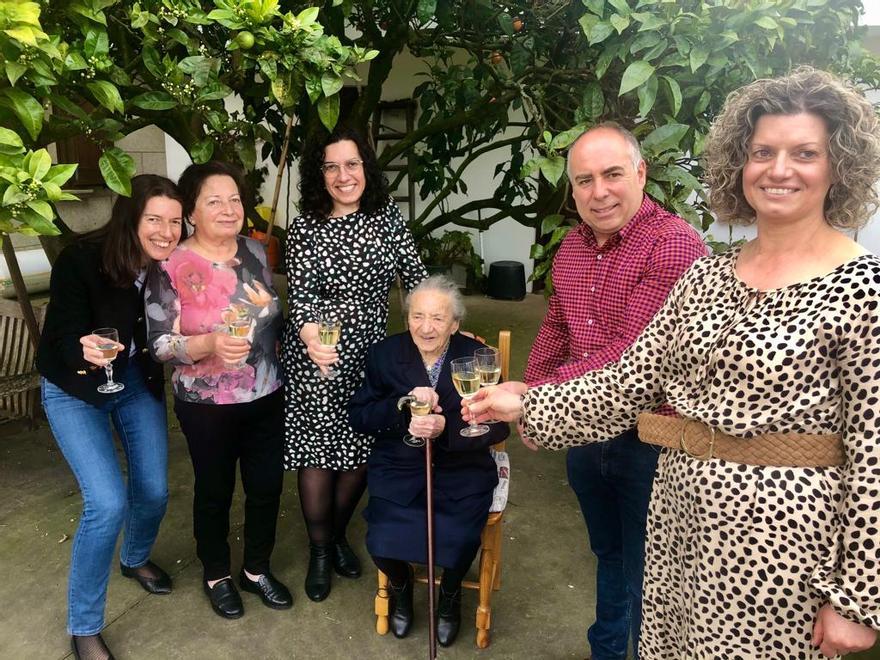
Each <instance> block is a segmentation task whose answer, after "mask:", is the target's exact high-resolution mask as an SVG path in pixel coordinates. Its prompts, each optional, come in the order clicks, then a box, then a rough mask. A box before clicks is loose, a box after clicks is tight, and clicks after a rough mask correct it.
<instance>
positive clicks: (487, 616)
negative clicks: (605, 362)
mask: <svg viewBox="0 0 880 660" xmlns="http://www.w3.org/2000/svg"><path fill="white" fill-rule="evenodd" d="M478 339H479V337H478ZM498 351H499V353H500V356H501V379H502V380H507V377H508V373H509V370H510V331H509V330H502V331H500V332H499V333H498ZM504 447H505V443H504V442H503V441H502V442H499V443H497V444H495V445H493V446H492V448H493V449H494V450H495V451H504ZM503 520H504V511H499V512H497V513H490V514H489V518H488V520H486V526H485V527H484V528H483V532H482V534H481V535H480V553H479V562H480V575H479V579H478V580H476V581H474V580H465V581H463V582H462V583H461V586H462V587H464V588H466V589H477V590H478V591H479V604H478V605H477V616H476V626H477V638H476V643H477V647H478V648H481V649H484V648H486V647H487V646H489V629H490V628H491V627H492V593H493V592H494V591H498V590H499V589H500V588H501V541H502V538H503V537H502V535H501V527H502V523H503ZM378 574H379V585H378V588H377V589H376V599H375V612H376V632H377V633H379V634H380V635H385V634H387V633H388V604H389V600H388V576H387V575H385V574H384V573H383V572H382V571H378ZM416 579H417V581H419V582H422V583H427V582H428V580H427V578H426V577H417V578H416ZM435 582H436V583H437V584H440V579H439V578H436V579H435Z"/></svg>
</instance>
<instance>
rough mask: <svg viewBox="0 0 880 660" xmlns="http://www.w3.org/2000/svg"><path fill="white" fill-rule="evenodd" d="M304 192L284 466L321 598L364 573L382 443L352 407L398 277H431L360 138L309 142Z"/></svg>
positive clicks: (297, 232)
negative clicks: (332, 323) (360, 509)
mask: <svg viewBox="0 0 880 660" xmlns="http://www.w3.org/2000/svg"><path fill="white" fill-rule="evenodd" d="M300 192H301V194H302V200H301V204H300V206H301V209H302V215H301V216H299V217H298V218H296V219H295V220H294V222H293V226H292V227H291V229H290V232H289V234H288V238H287V254H286V267H287V274H288V285H289V294H288V297H289V304H290V315H289V318H288V320H287V325H286V327H285V332H284V340H283V345H282V356H281V359H282V364H283V366H284V370H285V374H286V378H287V389H286V397H285V399H286V403H285V419H284V424H285V444H286V449H285V456H284V465H285V467H286V468H287V469H288V470H294V469H296V470H298V485H299V496H300V504H301V506H302V511H303V517H304V518H305V521H306V526H307V528H308V533H309V541H310V546H309V547H310V557H309V569H308V573H307V576H306V584H305V590H306V595H307V596H308V597H309V598H310V599H312V600H314V601H320V600H323V599H324V598H326V597H327V595H328V594H329V593H330V566H331V565H332V567H333V569H334V570H335V571H336V573H337V574H339V575H341V576H344V577H352V578H354V577H358V576H360V574H361V567H360V562H359V560H358V558H357V556H356V555H355V554H354V552H353V551H352V549H351V547H350V546H349V545H348V542H347V541H346V537H345V531H346V527H347V526H348V522H349V520H350V519H351V515H352V513H353V512H354V509H355V507H356V506H357V503H358V501H359V500H360V498H361V496H362V495H363V492H364V488H365V486H366V476H367V473H366V462H367V457H368V456H369V454H370V448H371V445H372V438H370V437H369V436H367V435H364V434H362V433H356V432H354V431H353V430H352V428H351V426H350V425H349V423H348V415H347V412H346V406H347V405H348V401H349V399H350V398H351V396H352V394H354V392H355V390H357V389H358V388H359V387H360V386H361V384H362V382H363V378H364V368H365V362H366V354H367V349H368V348H369V347H370V346H371V345H373V344H375V343H376V342H378V341H380V340H381V339H384V337H385V334H386V325H387V321H388V293H389V290H390V288H391V284H392V282H393V281H394V278H395V276H396V275H400V278H401V280H402V281H403V285H404V286H405V287H406V288H407V289H411V288H412V287H414V286H415V285H416V284H418V283H419V282H420V281H422V280H423V279H425V277H427V273H426V272H425V268H424V266H422V263H421V261H420V260H419V256H418V252H417V251H416V247H415V244H414V243H413V238H412V235H411V234H410V232H409V230H408V229H407V227H406V224H405V222H404V220H403V216H402V215H401V213H400V210H399V209H398V208H397V206H396V205H395V204H394V202H393V201H392V200H391V198H390V196H389V194H388V191H387V189H386V186H385V183H384V180H383V176H382V172H381V170H380V169H379V166H378V164H377V162H376V156H375V153H374V152H373V149H372V148H371V147H370V146H369V144H368V143H367V142H366V141H365V140H364V139H363V138H362V137H361V136H360V135H359V134H358V133H356V132H354V131H351V130H347V129H341V130H337V131H336V132H335V133H333V134H332V135H331V136H329V137H326V136H325V137H324V139H323V140H319V141H317V142H315V143H313V144H311V145H310V146H309V147H307V149H306V152H305V153H304V154H303V157H302V159H301V160H300ZM321 314H329V315H332V316H335V317H336V319H338V320H339V321H340V322H341V328H342V331H341V335H340V337H339V340H338V345H337V346H336V347H330V346H324V345H322V344H321V343H320V341H319V340H318V329H319V326H318V324H317V321H318V319H319V315H321ZM331 368H332V371H333V372H335V375H334V376H333V377H332V378H328V377H326V376H327V374H328V372H330V370H331ZM319 370H320V373H319Z"/></svg>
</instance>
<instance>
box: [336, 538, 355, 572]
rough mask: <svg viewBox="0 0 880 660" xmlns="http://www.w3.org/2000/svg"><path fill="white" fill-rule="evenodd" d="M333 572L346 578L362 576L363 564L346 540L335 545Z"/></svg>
mask: <svg viewBox="0 0 880 660" xmlns="http://www.w3.org/2000/svg"><path fill="white" fill-rule="evenodd" d="M333 570H334V571H336V574H337V575H341V576H342V577H346V578H359V577H360V576H361V562H360V560H359V559H358V558H357V555H356V554H354V550H352V549H351V546H350V545H349V544H348V541H346V540H345V539H343V540H342V541H339V542H337V543H334V544H333Z"/></svg>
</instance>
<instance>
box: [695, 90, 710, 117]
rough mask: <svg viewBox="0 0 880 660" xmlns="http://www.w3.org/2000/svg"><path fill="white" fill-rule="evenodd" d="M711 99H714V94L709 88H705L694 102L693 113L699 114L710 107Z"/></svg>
mask: <svg viewBox="0 0 880 660" xmlns="http://www.w3.org/2000/svg"><path fill="white" fill-rule="evenodd" d="M710 100H712V95H711V94H710V93H709V90H708V89H704V90H703V93H702V94H700V98H698V99H697V102H696V103H695V104H694V111H693V114H694V115H698V114H700V113H701V112H703V111H704V110H705V109H706V108H708V107H709V101H710Z"/></svg>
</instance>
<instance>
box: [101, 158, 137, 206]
mask: <svg viewBox="0 0 880 660" xmlns="http://www.w3.org/2000/svg"><path fill="white" fill-rule="evenodd" d="M98 168H99V169H100V170H101V176H103V177H104V181H105V182H106V183H107V187H108V188H110V190H112V191H113V192H116V193H119V194H120V195H125V196H126V197H131V177H133V176H134V173H135V172H136V171H137V167H136V166H135V163H134V158H132V157H131V156H129V155H128V154H127V153H125V152H124V151H123V150H122V149H120V148H119V147H112V148H111V149H108V150H107V151H105V152H104V153H103V154H101V157H100V158H99V159H98Z"/></svg>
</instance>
